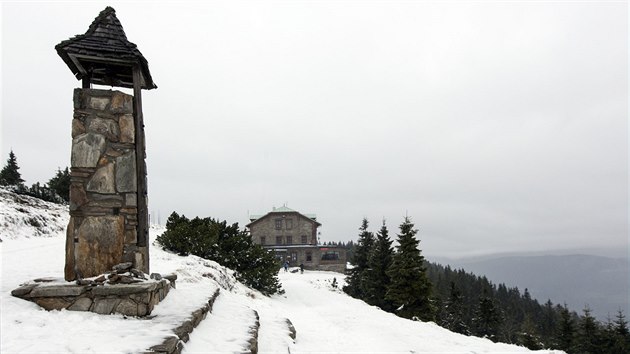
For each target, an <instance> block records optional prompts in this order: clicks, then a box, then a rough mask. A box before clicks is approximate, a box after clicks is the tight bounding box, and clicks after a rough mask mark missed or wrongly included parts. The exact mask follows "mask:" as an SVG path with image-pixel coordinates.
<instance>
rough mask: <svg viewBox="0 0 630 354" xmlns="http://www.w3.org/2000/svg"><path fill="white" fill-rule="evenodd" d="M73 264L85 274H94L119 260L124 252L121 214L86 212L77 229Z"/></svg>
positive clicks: (91, 275)
mask: <svg viewBox="0 0 630 354" xmlns="http://www.w3.org/2000/svg"><path fill="white" fill-rule="evenodd" d="M77 237H78V242H77V243H76V244H75V252H76V255H77V259H76V267H77V269H78V271H79V272H80V273H81V274H82V275H83V277H85V278H89V277H93V276H97V275H99V274H103V273H105V272H106V271H108V270H110V269H111V268H112V267H113V266H114V265H116V264H118V263H120V261H121V259H120V258H121V256H122V252H123V241H124V221H123V217H122V216H100V217H97V216H88V217H86V218H85V220H84V221H83V222H82V223H81V225H80V226H79V228H78V231H77Z"/></svg>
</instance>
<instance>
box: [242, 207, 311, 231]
mask: <svg viewBox="0 0 630 354" xmlns="http://www.w3.org/2000/svg"><path fill="white" fill-rule="evenodd" d="M286 213H293V214H298V215H300V216H302V217H304V218H306V219H309V220H311V221H312V222H314V223H315V224H317V226H321V225H322V224H321V223H319V222H318V221H317V216H316V215H315V214H302V213H300V212H299V211H296V210H293V209H291V208H288V207H287V206H286V205H283V206H281V207H279V208H276V207H274V208H273V209H272V210H271V211H270V212H268V213H267V214H264V215H250V216H249V220H250V221H251V222H250V223H249V224H247V225H245V226H246V227H249V226H250V225H252V224H254V223H256V222H257V221H259V220H261V219H263V218H264V217H266V216H267V215H271V214H286Z"/></svg>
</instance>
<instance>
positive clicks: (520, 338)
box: [340, 217, 630, 353]
mask: <svg viewBox="0 0 630 354" xmlns="http://www.w3.org/2000/svg"><path fill="white" fill-rule="evenodd" d="M368 225H369V223H368V221H367V219H364V220H363V222H362V224H361V227H360V228H359V239H358V241H357V242H353V243H350V244H346V245H347V246H348V247H350V248H351V249H352V257H351V263H352V264H353V268H352V269H351V270H350V271H349V274H348V277H347V279H346V283H347V285H346V286H345V287H344V291H345V292H346V293H347V294H349V295H350V296H353V297H355V298H358V299H361V300H363V301H365V302H367V303H368V304H371V305H374V306H378V307H380V308H381V309H383V310H385V311H388V312H392V313H395V314H396V315H398V316H401V317H405V318H409V319H412V320H423V321H435V322H436V323H437V324H439V325H440V326H442V327H445V328H447V329H449V330H451V331H453V332H457V333H461V334H465V335H474V336H479V337H485V338H488V339H490V340H492V341H495V342H504V343H510V344H518V345H522V346H525V347H527V348H529V349H547V348H549V349H561V350H564V351H566V352H567V353H628V352H630V332H629V330H628V322H627V320H626V317H625V315H624V313H623V311H621V310H619V311H618V313H617V314H616V316H615V318H609V319H608V320H607V321H606V323H601V322H599V321H597V320H596V319H595V318H594V317H593V316H592V314H591V310H590V309H589V308H588V307H586V308H584V309H583V311H582V314H577V313H575V312H573V311H570V310H569V309H568V308H567V306H566V304H564V305H559V304H553V303H552V302H551V301H550V300H547V302H545V303H544V304H540V303H539V302H538V300H536V299H533V298H532V297H531V295H530V294H529V291H528V290H527V289H525V290H524V291H523V292H522V293H521V291H520V290H519V289H518V288H517V287H513V288H512V287H507V286H506V285H505V284H498V285H496V284H493V283H492V282H491V281H489V280H488V279H487V278H486V277H485V276H477V275H474V274H472V273H468V272H466V271H465V270H463V269H457V270H455V269H451V267H449V266H442V265H440V264H436V263H431V262H428V261H426V260H425V259H424V257H423V256H422V251H421V249H420V247H419V242H420V241H419V240H418V239H417V238H416V237H415V236H416V234H417V233H418V230H417V229H416V228H415V226H414V224H413V223H412V222H411V220H410V218H408V217H405V219H404V221H403V223H402V224H401V225H400V226H399V233H398V234H397V242H398V246H396V247H395V248H394V247H393V246H392V244H393V241H392V240H391V239H390V237H389V230H388V228H387V225H386V224H385V222H383V224H382V226H381V228H380V229H379V231H378V232H377V233H376V234H374V233H372V232H370V231H368ZM340 245H341V246H343V245H344V244H343V243H342V244H340Z"/></svg>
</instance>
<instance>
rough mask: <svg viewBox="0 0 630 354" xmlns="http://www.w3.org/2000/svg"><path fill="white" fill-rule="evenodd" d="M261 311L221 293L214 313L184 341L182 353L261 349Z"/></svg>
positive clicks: (215, 304) (246, 351) (245, 351)
mask: <svg viewBox="0 0 630 354" xmlns="http://www.w3.org/2000/svg"><path fill="white" fill-rule="evenodd" d="M259 327H260V322H259V317H258V313H257V312H256V311H255V310H253V309H252V308H250V307H248V306H246V305H243V304H242V303H240V302H239V300H238V299H237V298H235V297H230V296H224V295H219V297H218V298H217V299H216V301H215V303H214V306H213V310H212V313H209V314H208V316H207V318H206V319H205V320H204V321H203V322H201V324H199V326H198V327H197V329H196V330H195V331H194V332H193V333H192V334H191V335H190V341H189V342H188V343H186V344H184V348H183V350H182V353H208V352H210V353H213V352H217V353H251V354H256V353H258V329H259Z"/></svg>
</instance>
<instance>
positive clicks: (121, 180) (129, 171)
mask: <svg viewBox="0 0 630 354" xmlns="http://www.w3.org/2000/svg"><path fill="white" fill-rule="evenodd" d="M116 189H117V190H118V192H135V191H137V181H136V154H135V152H133V151H132V152H130V153H128V154H125V155H123V156H120V157H117V158H116Z"/></svg>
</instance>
